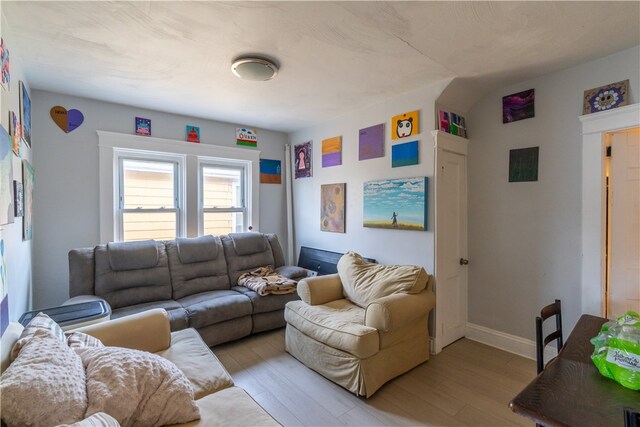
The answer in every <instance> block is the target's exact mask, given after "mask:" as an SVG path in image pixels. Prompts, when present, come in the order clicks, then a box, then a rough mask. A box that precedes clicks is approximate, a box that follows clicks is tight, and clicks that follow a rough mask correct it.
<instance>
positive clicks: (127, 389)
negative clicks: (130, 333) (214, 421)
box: [76, 347, 199, 427]
mask: <svg viewBox="0 0 640 427" xmlns="http://www.w3.org/2000/svg"><path fill="white" fill-rule="evenodd" d="M76 351H77V352H78V354H79V355H80V357H81V358H82V363H83V364H84V366H85V369H86V376H87V395H88V398H89V406H88V408H87V412H86V415H92V414H94V413H96V412H106V413H107V414H109V415H111V416H112V417H114V418H115V419H116V420H118V422H119V423H120V424H121V425H122V426H124V427H127V426H140V427H143V426H161V425H165V424H174V423H185V422H188V421H192V420H194V419H197V418H199V410H198V407H197V405H196V403H195V401H194V399H193V387H192V386H191V383H190V382H189V380H188V379H187V377H186V376H185V375H184V374H183V373H182V372H181V371H180V369H178V368H177V367H176V365H175V364H173V363H171V362H170V361H168V360H167V359H165V358H163V357H160V356H157V355H155V354H152V353H148V352H146V351H139V350H131V349H127V348H121V347H94V348H84V349H78V350H76Z"/></svg>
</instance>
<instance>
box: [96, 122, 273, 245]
mask: <svg viewBox="0 0 640 427" xmlns="http://www.w3.org/2000/svg"><path fill="white" fill-rule="evenodd" d="M98 149H99V166H100V168H99V175H100V196H99V202H100V218H99V221H100V240H101V241H102V242H112V241H123V240H144V239H155V240H165V239H174V238H176V237H185V236H186V237H195V236H198V235H203V234H213V235H220V234H227V233H230V232H242V231H247V230H249V228H250V227H251V228H252V229H253V230H260V213H259V211H258V207H259V186H260V182H259V179H258V178H259V176H260V152H259V151H257V150H249V149H244V148H237V147H227V146H218V145H210V144H190V143H186V142H184V141H174V140H169V139H162V138H155V137H142V136H138V135H129V134H119V133H114V132H106V131H98Z"/></svg>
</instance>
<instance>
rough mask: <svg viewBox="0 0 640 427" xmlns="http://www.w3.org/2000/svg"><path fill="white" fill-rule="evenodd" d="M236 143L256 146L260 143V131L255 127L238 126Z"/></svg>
mask: <svg viewBox="0 0 640 427" xmlns="http://www.w3.org/2000/svg"><path fill="white" fill-rule="evenodd" d="M236 144H238V145H246V146H247V147H256V146H257V145H258V131H257V130H255V129H246V128H236Z"/></svg>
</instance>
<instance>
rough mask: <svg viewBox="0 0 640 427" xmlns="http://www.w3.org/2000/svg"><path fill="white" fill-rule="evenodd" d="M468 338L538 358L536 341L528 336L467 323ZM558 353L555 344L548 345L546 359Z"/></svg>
mask: <svg viewBox="0 0 640 427" xmlns="http://www.w3.org/2000/svg"><path fill="white" fill-rule="evenodd" d="M466 338H468V339H470V340H473V341H478V342H480V343H482V344H486V345H490V346H491V347H495V348H499V349H500V350H504V351H508V352H509V353H514V354H517V355H518V356H522V357H526V358H527V359H533V360H536V342H535V341H532V340H528V339H526V338H522V337H518V336H516V335H511V334H507V333H504V332H500V331H496V330H495V329H489V328H487V327H484V326H480V325H476V324H474V323H467V330H466ZM557 353H558V352H557V350H556V348H555V347H553V345H549V346H547V348H546V349H545V360H549V359H551V358H553V357H555V356H556V354H557Z"/></svg>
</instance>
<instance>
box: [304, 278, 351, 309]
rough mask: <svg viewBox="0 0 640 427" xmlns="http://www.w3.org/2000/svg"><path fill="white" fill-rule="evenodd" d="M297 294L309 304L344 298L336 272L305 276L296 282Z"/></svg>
mask: <svg viewBox="0 0 640 427" xmlns="http://www.w3.org/2000/svg"><path fill="white" fill-rule="evenodd" d="M298 295H299V296H300V299H301V300H302V301H304V302H306V303H307V304H309V305H321V304H326V303H328V302H330V301H335V300H339V299H342V298H344V296H343V295H342V282H341V281H340V276H339V275H337V274H328V275H326V276H316V277H307V278H304V279H302V280H300V281H299V282H298Z"/></svg>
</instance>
